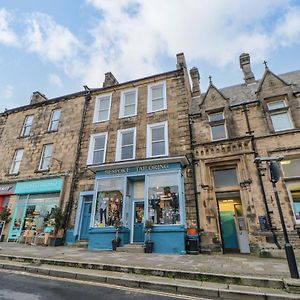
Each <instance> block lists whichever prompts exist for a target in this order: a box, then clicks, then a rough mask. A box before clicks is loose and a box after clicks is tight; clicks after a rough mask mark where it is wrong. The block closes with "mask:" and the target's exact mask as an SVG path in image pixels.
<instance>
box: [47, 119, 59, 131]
mask: <svg viewBox="0 0 300 300" xmlns="http://www.w3.org/2000/svg"><path fill="white" fill-rule="evenodd" d="M58 123H59V121H52V122H51V125H50V128H49V130H50V131H54V130H57V128H58Z"/></svg>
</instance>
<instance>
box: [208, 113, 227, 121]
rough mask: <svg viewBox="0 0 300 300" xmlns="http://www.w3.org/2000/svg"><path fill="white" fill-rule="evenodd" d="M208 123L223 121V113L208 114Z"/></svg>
mask: <svg viewBox="0 0 300 300" xmlns="http://www.w3.org/2000/svg"><path fill="white" fill-rule="evenodd" d="M208 117H209V121H211V122H212V121H221V120H224V116H223V112H220V113H216V114H210V115H209V116H208Z"/></svg>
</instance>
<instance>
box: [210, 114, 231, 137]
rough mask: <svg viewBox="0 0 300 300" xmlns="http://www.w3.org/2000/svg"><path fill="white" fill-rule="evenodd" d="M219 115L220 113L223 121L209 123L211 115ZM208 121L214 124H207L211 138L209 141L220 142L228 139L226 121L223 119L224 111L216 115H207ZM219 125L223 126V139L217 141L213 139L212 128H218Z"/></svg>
mask: <svg viewBox="0 0 300 300" xmlns="http://www.w3.org/2000/svg"><path fill="white" fill-rule="evenodd" d="M221 113H222V117H223V120H216V121H211V119H210V117H211V115H216V114H221ZM208 121H209V122H213V123H214V124H209V127H210V136H211V140H212V141H221V140H226V139H228V132H227V126H226V119H225V116H224V111H223V112H216V113H210V114H208ZM219 125H223V126H224V129H225V137H223V138H219V139H214V136H213V132H212V127H214V126H219Z"/></svg>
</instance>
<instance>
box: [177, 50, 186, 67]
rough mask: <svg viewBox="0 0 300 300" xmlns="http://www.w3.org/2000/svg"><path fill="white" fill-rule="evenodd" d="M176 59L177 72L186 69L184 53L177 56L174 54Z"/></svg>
mask: <svg viewBox="0 0 300 300" xmlns="http://www.w3.org/2000/svg"><path fill="white" fill-rule="evenodd" d="M176 57H177V64H176V68H177V70H180V69H182V68H186V62H185V57H184V53H183V52H181V53H178V54H176Z"/></svg>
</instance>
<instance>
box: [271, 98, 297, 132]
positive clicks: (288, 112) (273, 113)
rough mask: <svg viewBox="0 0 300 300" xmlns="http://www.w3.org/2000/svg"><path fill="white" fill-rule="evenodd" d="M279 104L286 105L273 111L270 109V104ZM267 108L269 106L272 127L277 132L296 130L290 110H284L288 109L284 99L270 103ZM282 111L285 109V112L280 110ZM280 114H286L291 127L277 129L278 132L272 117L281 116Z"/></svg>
mask: <svg viewBox="0 0 300 300" xmlns="http://www.w3.org/2000/svg"><path fill="white" fill-rule="evenodd" d="M279 102H283V104H284V105H283V107H279V108H273V109H272V108H270V106H269V104H271V103H272V104H274V103H279ZM267 106H268V110H269V113H270V119H271V122H272V126H273V129H274V131H275V132H280V131H285V130H291V129H294V128H295V126H294V123H293V120H292V117H291V114H290V111H289V109H287V110H284V108H286V107H288V106H287V104H286V100H284V99H282V100H276V101H270V102H268V103H267ZM280 109H283V110H280ZM279 114H286V115H287V117H288V120H289V122H290V125H291V126H290V127H288V128H283V129H277V130H276V129H275V126H274V122H273V119H272V116H274V115H279Z"/></svg>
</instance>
